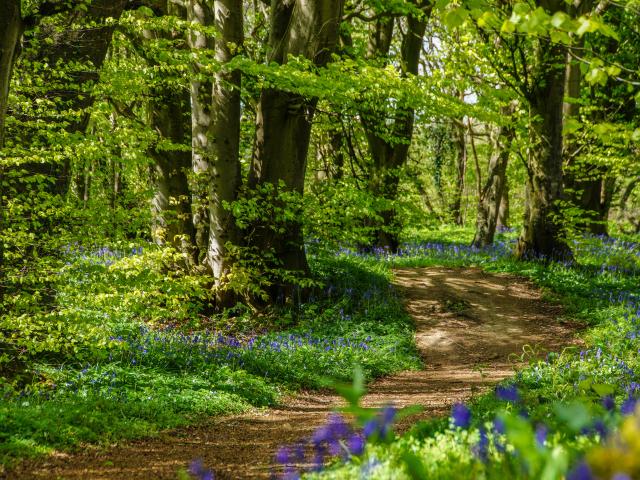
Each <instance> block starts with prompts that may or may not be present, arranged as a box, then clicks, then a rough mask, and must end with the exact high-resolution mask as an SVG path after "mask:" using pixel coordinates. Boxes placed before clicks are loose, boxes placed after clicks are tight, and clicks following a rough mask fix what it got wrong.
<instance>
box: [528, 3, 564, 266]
mask: <svg viewBox="0 0 640 480" xmlns="http://www.w3.org/2000/svg"><path fill="white" fill-rule="evenodd" d="M541 6H542V7H544V8H545V9H546V10H547V11H548V12H550V13H551V14H553V13H555V12H557V11H561V10H562V8H563V2H562V1H560V0H551V1H549V2H546V1H545V2H541ZM534 62H535V64H534V65H533V71H532V72H531V75H532V83H531V86H530V89H529V91H528V93H527V101H528V103H529V125H530V126H529V133H530V143H531V147H530V149H529V155H528V159H527V170H528V171H527V196H526V205H525V218H524V226H523V230H522V233H521V235H520V238H519V239H518V244H517V246H516V255H517V256H518V257H519V258H523V259H526V258H541V259H545V260H566V259H569V258H572V252H571V249H570V248H569V246H568V244H567V243H566V242H565V240H564V238H563V232H562V226H561V221H560V218H561V212H560V209H559V205H558V201H559V200H561V199H562V198H563V165H562V164H563V161H562V160H563V148H562V141H563V137H562V126H563V121H562V120H563V117H562V113H563V112H562V110H563V102H564V93H565V83H566V64H567V50H566V47H565V46H564V45H560V44H557V43H553V42H551V40H550V38H548V37H540V38H539V39H538V44H537V46H536V49H535V52H534Z"/></svg>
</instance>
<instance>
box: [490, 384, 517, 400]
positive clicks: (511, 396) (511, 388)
mask: <svg viewBox="0 0 640 480" xmlns="http://www.w3.org/2000/svg"><path fill="white" fill-rule="evenodd" d="M496 397H498V399H499V400H502V401H504V402H513V403H515V402H517V401H519V400H520V394H519V393H518V388H517V387H516V386H515V385H507V386H502V385H498V387H496Z"/></svg>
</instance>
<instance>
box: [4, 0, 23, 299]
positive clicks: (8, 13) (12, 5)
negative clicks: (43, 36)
mask: <svg viewBox="0 0 640 480" xmlns="http://www.w3.org/2000/svg"><path fill="white" fill-rule="evenodd" d="M21 35H22V15H21V11H20V0H7V1H5V2H3V3H2V5H0V162H1V160H2V157H3V154H4V123H5V118H6V114H7V101H8V98H9V86H10V83H11V73H12V71H13V64H14V61H15V56H16V51H17V49H18V42H19V39H20V36H21ZM4 184H5V178H4V165H3V164H2V163H0V304H1V303H2V300H3V297H4V289H5V281H4V273H5V264H4V243H5V242H4V240H3V238H2V237H3V235H4V229H5V224H6V221H7V219H6V211H5V203H4V197H5V192H4Z"/></svg>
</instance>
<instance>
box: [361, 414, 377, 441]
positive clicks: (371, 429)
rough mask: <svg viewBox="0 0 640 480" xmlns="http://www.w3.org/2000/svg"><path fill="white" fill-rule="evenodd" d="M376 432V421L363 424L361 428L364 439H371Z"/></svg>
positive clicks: (372, 420)
mask: <svg viewBox="0 0 640 480" xmlns="http://www.w3.org/2000/svg"><path fill="white" fill-rule="evenodd" d="M377 431H378V420H377V419H375V418H373V419H371V420H369V421H368V422H367V423H365V424H364V427H362V434H363V435H364V436H365V438H369V437H372V436H373V435H375V433H376V432H377Z"/></svg>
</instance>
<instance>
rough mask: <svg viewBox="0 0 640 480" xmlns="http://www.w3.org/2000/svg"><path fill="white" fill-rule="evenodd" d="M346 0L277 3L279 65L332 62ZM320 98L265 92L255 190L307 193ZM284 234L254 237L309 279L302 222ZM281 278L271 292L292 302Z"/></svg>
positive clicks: (275, 57)
mask: <svg viewBox="0 0 640 480" xmlns="http://www.w3.org/2000/svg"><path fill="white" fill-rule="evenodd" d="M342 5H343V0H297V1H296V2H291V3H288V2H284V1H282V0H273V1H272V5H271V17H272V18H271V32H270V37H269V47H270V51H269V60H270V61H275V62H277V63H279V64H284V63H286V61H287V57H288V55H294V56H299V55H302V56H304V57H305V58H307V59H310V60H313V62H314V63H315V65H317V66H319V67H322V66H324V65H326V63H327V62H328V61H329V59H330V55H331V53H332V51H333V50H334V48H335V45H336V43H337V38H338V24H339V21H340V18H341V14H342ZM316 103H317V100H316V99H308V98H304V97H302V96H300V95H298V94H296V93H291V92H285V91H281V90H278V89H275V88H265V89H263V91H262V93H261V95H260V102H259V105H258V112H257V115H256V140H255V148H254V154H253V161H252V163H251V169H250V172H249V187H250V188H252V189H255V188H258V187H261V186H265V185H273V186H274V187H275V189H276V193H279V192H287V191H289V192H296V193H298V194H300V195H302V193H303V190H304V179H305V171H306V166H307V152H308V148H309V140H310V135H311V121H312V119H313V115H314V112H315V108H316ZM287 224H288V225H287V228H286V229H285V231H284V232H282V231H274V230H273V229H271V228H269V224H268V222H261V225H260V226H259V233H258V234H257V235H256V236H254V237H253V238H252V239H251V243H252V245H251V246H253V247H256V248H257V249H258V250H259V251H261V252H273V253H274V255H275V258H276V259H277V264H278V265H277V268H280V269H283V270H285V271H288V272H295V273H297V274H302V275H307V274H308V272H309V266H308V263H307V258H306V255H305V250H304V239H303V232H302V223H301V221H300V220H299V219H295V220H291V221H288V222H287ZM288 283H289V282H287V281H284V280H280V281H278V282H277V285H275V287H274V289H272V291H271V292H270V294H271V296H272V298H273V299H278V298H280V297H283V296H284V297H288V298H290V297H291V296H292V294H293V292H294V287H293V286H292V285H289V284H288Z"/></svg>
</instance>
